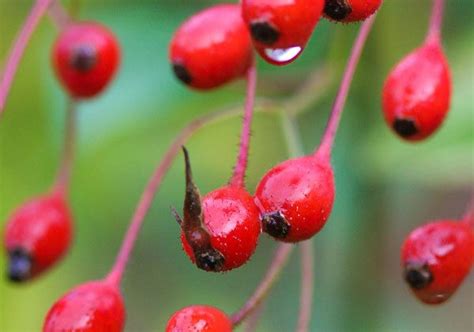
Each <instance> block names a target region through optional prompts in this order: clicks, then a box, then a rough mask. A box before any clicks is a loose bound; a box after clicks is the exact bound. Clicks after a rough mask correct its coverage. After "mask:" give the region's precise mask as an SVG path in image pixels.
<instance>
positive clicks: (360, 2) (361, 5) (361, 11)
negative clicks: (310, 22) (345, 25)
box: [324, 0, 382, 22]
mask: <svg viewBox="0 0 474 332" xmlns="http://www.w3.org/2000/svg"><path fill="white" fill-rule="evenodd" d="M381 4H382V0H326V3H325V5H324V16H326V17H327V18H329V19H331V20H334V21H339V22H357V21H364V20H365V19H367V18H369V17H370V16H372V15H373V14H374V13H375V12H376V11H377V10H378V9H379V8H380V5H381Z"/></svg>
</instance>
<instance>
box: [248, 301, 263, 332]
mask: <svg viewBox="0 0 474 332" xmlns="http://www.w3.org/2000/svg"><path fill="white" fill-rule="evenodd" d="M264 307H265V303H263V302H262V303H260V304H259V305H258V307H257V308H255V310H254V311H253V312H252V313H251V314H250V316H249V317H248V318H247V320H246V322H245V332H255V331H256V330H257V327H258V322H259V321H260V317H261V316H262V313H263V309H264Z"/></svg>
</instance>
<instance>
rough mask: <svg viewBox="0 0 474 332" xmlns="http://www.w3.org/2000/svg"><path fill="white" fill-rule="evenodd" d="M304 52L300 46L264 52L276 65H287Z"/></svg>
mask: <svg viewBox="0 0 474 332" xmlns="http://www.w3.org/2000/svg"><path fill="white" fill-rule="evenodd" d="M302 50H303V48H301V47H300V46H294V47H289V48H266V49H265V50H264V52H265V55H266V56H267V57H268V58H269V59H270V60H272V61H274V62H276V63H286V62H291V61H292V60H294V59H295V58H296V57H297V56H298V55H300V53H301V51H302Z"/></svg>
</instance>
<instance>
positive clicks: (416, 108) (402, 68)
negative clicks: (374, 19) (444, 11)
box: [383, 40, 451, 141]
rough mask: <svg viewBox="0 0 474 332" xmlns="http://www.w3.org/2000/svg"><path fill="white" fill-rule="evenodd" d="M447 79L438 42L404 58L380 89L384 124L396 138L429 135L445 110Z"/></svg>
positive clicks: (439, 122) (444, 61) (439, 123)
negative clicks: (392, 131) (381, 90)
mask: <svg viewBox="0 0 474 332" xmlns="http://www.w3.org/2000/svg"><path fill="white" fill-rule="evenodd" d="M450 99H451V77H450V71H449V65H448V63H447V61H446V58H445V56H444V54H443V50H442V49H441V46H440V44H439V42H438V41H436V40H435V41H429V42H427V43H426V44H425V45H423V46H422V47H421V48H418V49H416V50H415V51H414V52H412V53H411V54H409V55H408V56H407V57H406V58H404V59H403V60H402V61H401V62H400V63H399V64H398V65H397V66H396V67H395V68H394V69H393V70H392V72H391V73H390V75H389V76H388V78H387V81H386V82H385V86H384V88H383V111H384V115H385V121H386V122H387V124H388V125H389V126H390V127H391V128H393V130H394V131H395V132H396V133H397V134H398V135H400V137H402V138H404V139H406V140H410V141H418V140H422V139H424V138H426V137H428V136H430V135H431V134H432V133H433V132H434V131H435V130H436V129H438V127H439V126H440V125H441V124H442V122H443V120H444V118H445V117H446V114H447V113H448V111H449V104H450Z"/></svg>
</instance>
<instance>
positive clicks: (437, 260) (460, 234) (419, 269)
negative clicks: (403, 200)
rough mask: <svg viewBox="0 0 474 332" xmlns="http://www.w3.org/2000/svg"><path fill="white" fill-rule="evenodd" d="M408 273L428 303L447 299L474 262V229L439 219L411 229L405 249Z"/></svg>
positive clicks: (418, 295) (415, 289)
mask: <svg viewBox="0 0 474 332" xmlns="http://www.w3.org/2000/svg"><path fill="white" fill-rule="evenodd" d="M401 260H402V267H403V268H404V277H405V280H406V281H407V283H408V284H409V286H410V287H411V289H412V290H413V292H414V293H415V295H416V296H417V297H418V298H419V299H420V300H421V301H423V302H424V303H428V304H438V303H442V302H444V301H446V300H447V299H448V298H449V297H450V296H451V295H452V294H453V293H454V292H455V291H456V289H457V288H458V287H459V286H460V285H461V283H462V281H463V280H464V278H465V277H466V275H467V274H468V273H469V271H470V269H471V267H472V264H473V263H474V231H473V230H472V228H471V226H469V225H468V224H467V223H464V222H459V221H451V220H441V221H435V222H432V223H429V224H426V225H423V226H421V227H418V228H417V229H415V230H414V231H413V232H411V233H410V235H409V236H408V238H407V239H406V240H405V243H404V244H403V246H402V253H401Z"/></svg>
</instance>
